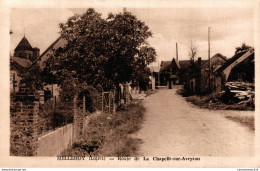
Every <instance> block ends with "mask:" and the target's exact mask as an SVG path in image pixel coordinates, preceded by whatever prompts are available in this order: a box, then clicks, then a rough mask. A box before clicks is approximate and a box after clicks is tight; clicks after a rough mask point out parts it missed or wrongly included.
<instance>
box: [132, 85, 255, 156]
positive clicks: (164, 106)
mask: <svg viewBox="0 0 260 171" xmlns="http://www.w3.org/2000/svg"><path fill="white" fill-rule="evenodd" d="M143 103H144V107H145V108H146V113H145V122H144V123H143V127H142V129H141V130H140V131H139V132H138V134H137V135H136V136H137V138H141V139H142V140H143V141H144V143H143V144H142V146H141V150H140V153H141V155H142V156H215V157H218V156H219V157H223V156H233V157H236V156H237V157H241V156H251V155H254V132H253V131H251V130H250V129H249V128H247V127H245V126H243V125H240V123H236V122H234V121H231V120H229V119H227V118H225V117H224V116H225V112H238V111H214V110H207V109H200V108H198V107H197V106H195V105H193V104H191V103H188V102H186V101H185V99H184V98H183V97H181V96H180V95H178V94H177V93H176V89H163V90H159V92H157V93H155V94H153V95H150V96H148V97H147V98H146V99H145V100H144V101H143ZM238 113H240V114H241V112H238ZM245 114H249V115H252V114H253V112H251V113H250V112H248V113H245Z"/></svg>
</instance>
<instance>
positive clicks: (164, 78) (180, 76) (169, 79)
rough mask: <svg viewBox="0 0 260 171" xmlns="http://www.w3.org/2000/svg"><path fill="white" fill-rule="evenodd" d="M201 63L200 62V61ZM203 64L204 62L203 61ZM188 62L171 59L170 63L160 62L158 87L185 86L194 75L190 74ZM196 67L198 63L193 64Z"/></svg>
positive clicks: (189, 63) (189, 62)
mask: <svg viewBox="0 0 260 171" xmlns="http://www.w3.org/2000/svg"><path fill="white" fill-rule="evenodd" d="M200 62H201V61H200ZM203 62H205V60H203ZM190 65H191V61H190V60H178V59H175V58H173V59H172V61H162V62H161V69H160V83H161V84H160V85H163V86H167V87H168V88H172V86H173V85H176V84H184V85H187V84H188V82H189V81H190V80H191V78H193V75H194V73H192V74H191V73H190V70H189V67H190ZM195 65H196V66H197V65H198V61H196V62H195Z"/></svg>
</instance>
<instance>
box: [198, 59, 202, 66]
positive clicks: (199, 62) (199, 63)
mask: <svg viewBox="0 0 260 171" xmlns="http://www.w3.org/2000/svg"><path fill="white" fill-rule="evenodd" d="M198 66H199V67H201V57H199V58H198Z"/></svg>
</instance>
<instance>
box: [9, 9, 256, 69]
mask: <svg viewBox="0 0 260 171" xmlns="http://www.w3.org/2000/svg"><path fill="white" fill-rule="evenodd" d="M86 9H87V8H12V10H11V16H10V29H11V30H12V31H13V34H12V35H11V36H10V39H11V40H10V42H11V45H10V48H11V49H10V51H11V53H12V54H13V50H14V48H15V47H16V46H17V44H18V43H19V42H20V40H21V39H22V38H23V36H24V35H25V36H26V38H27V39H28V40H29V42H30V44H31V45H32V46H33V47H38V48H40V54H41V53H43V52H44V51H45V50H46V49H47V48H48V46H49V45H50V44H51V43H53V42H54V41H55V40H56V39H57V38H58V37H59V31H60V30H59V23H64V22H66V20H67V19H68V17H70V16H73V15H74V14H75V13H77V14H82V13H83V12H85V11H86ZM94 9H95V10H96V11H97V12H99V13H102V17H104V18H105V17H106V16H107V14H108V13H109V12H112V13H119V12H122V11H123V8H122V7H121V6H113V7H100V6H99V7H98V8H94ZM126 10H127V11H128V12H131V13H132V14H133V15H135V16H136V17H137V18H138V19H139V20H141V21H144V22H145V23H146V25H148V27H149V28H150V30H151V31H152V33H153V37H152V38H149V40H148V42H149V43H150V45H151V46H153V47H154V48H155V49H156V52H157V55H158V56H157V62H155V63H153V65H158V62H161V61H162V60H164V61H165V60H166V61H167V60H168V61H169V60H172V58H173V57H176V43H178V57H179V60H187V59H189V55H188V54H189V48H190V44H191V41H192V42H194V43H195V45H196V47H197V57H202V59H207V58H208V27H210V28H211V29H210V45H211V56H213V55H214V54H216V53H221V54H223V55H224V56H226V57H232V56H233V55H234V52H235V48H236V47H238V46H241V45H242V43H246V44H248V45H250V46H254V13H253V9H252V8H250V7H244V8H242V7H224V8H220V7H203V8H202V7H196V8H187V7H184V8H179V7H178V8H175V7H169V8H167V7H163V8H161V7H160V8H155V7H149V8H148V7H142V8H140V7H139V8H133V7H129V8H126Z"/></svg>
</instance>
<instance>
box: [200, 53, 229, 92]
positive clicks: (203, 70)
mask: <svg viewBox="0 0 260 171" xmlns="http://www.w3.org/2000/svg"><path fill="white" fill-rule="evenodd" d="M226 61H227V58H226V57H225V56H223V55H222V54H220V53H217V54H215V55H214V56H212V57H211V58H210V62H209V60H206V62H205V63H203V64H202V65H201V67H200V76H199V80H198V81H199V82H198V84H199V85H197V86H198V89H197V90H196V91H197V93H208V92H210V91H211V90H214V89H215V88H216V85H215V84H214V80H213V79H212V78H211V77H212V75H213V74H212V73H213V72H214V71H215V70H216V69H218V68H219V67H221V66H222V65H223V64H224V63H225V62H226ZM210 72H211V73H210ZM209 78H211V80H212V81H211V80H209ZM210 81H211V82H210ZM209 84H210V85H209ZM210 89H211V90H210Z"/></svg>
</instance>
